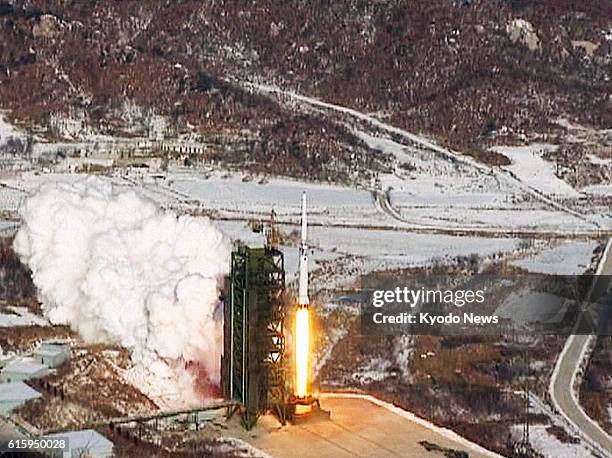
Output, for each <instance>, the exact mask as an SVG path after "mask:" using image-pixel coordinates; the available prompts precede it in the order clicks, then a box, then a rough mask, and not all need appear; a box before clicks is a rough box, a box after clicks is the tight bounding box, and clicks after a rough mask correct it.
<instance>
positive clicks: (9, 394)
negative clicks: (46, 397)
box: [0, 382, 42, 402]
mask: <svg viewBox="0 0 612 458" xmlns="http://www.w3.org/2000/svg"><path fill="white" fill-rule="evenodd" d="M41 396H42V395H41V394H40V393H39V392H38V391H36V390H35V389H34V388H31V387H29V386H28V385H26V384H25V383H23V382H11V383H0V402H7V401H26V400H28V399H35V398H40V397H41Z"/></svg>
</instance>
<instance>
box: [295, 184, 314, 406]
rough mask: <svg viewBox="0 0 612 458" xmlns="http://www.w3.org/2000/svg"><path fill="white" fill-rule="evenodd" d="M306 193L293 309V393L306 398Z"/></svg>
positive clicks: (308, 319) (307, 325) (307, 324)
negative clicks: (297, 281)
mask: <svg viewBox="0 0 612 458" xmlns="http://www.w3.org/2000/svg"><path fill="white" fill-rule="evenodd" d="M307 224H308V222H307V221H306V193H303V194H302V242H301V243H300V270H299V273H300V278H299V283H298V301H297V304H296V311H295V333H294V339H295V342H294V343H295V395H296V396H297V398H298V399H307V397H308V392H309V383H308V379H309V378H310V377H309V372H310V345H311V336H310V326H311V325H310V300H309V299H308V245H306V227H307Z"/></svg>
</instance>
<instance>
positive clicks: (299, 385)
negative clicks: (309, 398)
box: [294, 307, 310, 398]
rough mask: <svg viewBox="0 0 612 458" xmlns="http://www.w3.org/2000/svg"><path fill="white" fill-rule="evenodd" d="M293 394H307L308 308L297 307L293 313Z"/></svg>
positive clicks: (301, 396)
mask: <svg viewBox="0 0 612 458" xmlns="http://www.w3.org/2000/svg"><path fill="white" fill-rule="evenodd" d="M294 337H295V395H296V396H297V397H299V398H303V397H305V396H306V395H308V372H309V369H310V368H309V363H310V310H308V308H307V307H303V308H299V309H297V312H296V314H295V334H294Z"/></svg>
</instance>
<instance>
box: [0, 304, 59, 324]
mask: <svg viewBox="0 0 612 458" xmlns="http://www.w3.org/2000/svg"><path fill="white" fill-rule="evenodd" d="M34 325H36V326H49V322H48V321H47V320H45V319H44V318H43V317H41V316H39V315H35V314H33V313H32V312H30V311H29V310H28V309H27V308H26V307H14V306H9V307H7V309H5V310H4V311H3V312H0V328H6V327H14V326H34Z"/></svg>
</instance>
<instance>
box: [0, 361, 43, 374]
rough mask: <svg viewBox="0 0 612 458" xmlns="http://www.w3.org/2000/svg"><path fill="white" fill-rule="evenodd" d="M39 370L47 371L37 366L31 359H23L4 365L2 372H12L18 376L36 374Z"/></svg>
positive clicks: (39, 365)
mask: <svg viewBox="0 0 612 458" xmlns="http://www.w3.org/2000/svg"><path fill="white" fill-rule="evenodd" d="M41 370H47V366H43V365H42V364H38V363H37V362H36V361H35V360H34V359H32V358H23V359H18V360H16V361H13V362H11V363H9V364H7V365H6V367H5V368H4V369H3V371H2V372H13V373H20V374H36V373H37V372H39V371H41Z"/></svg>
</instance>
